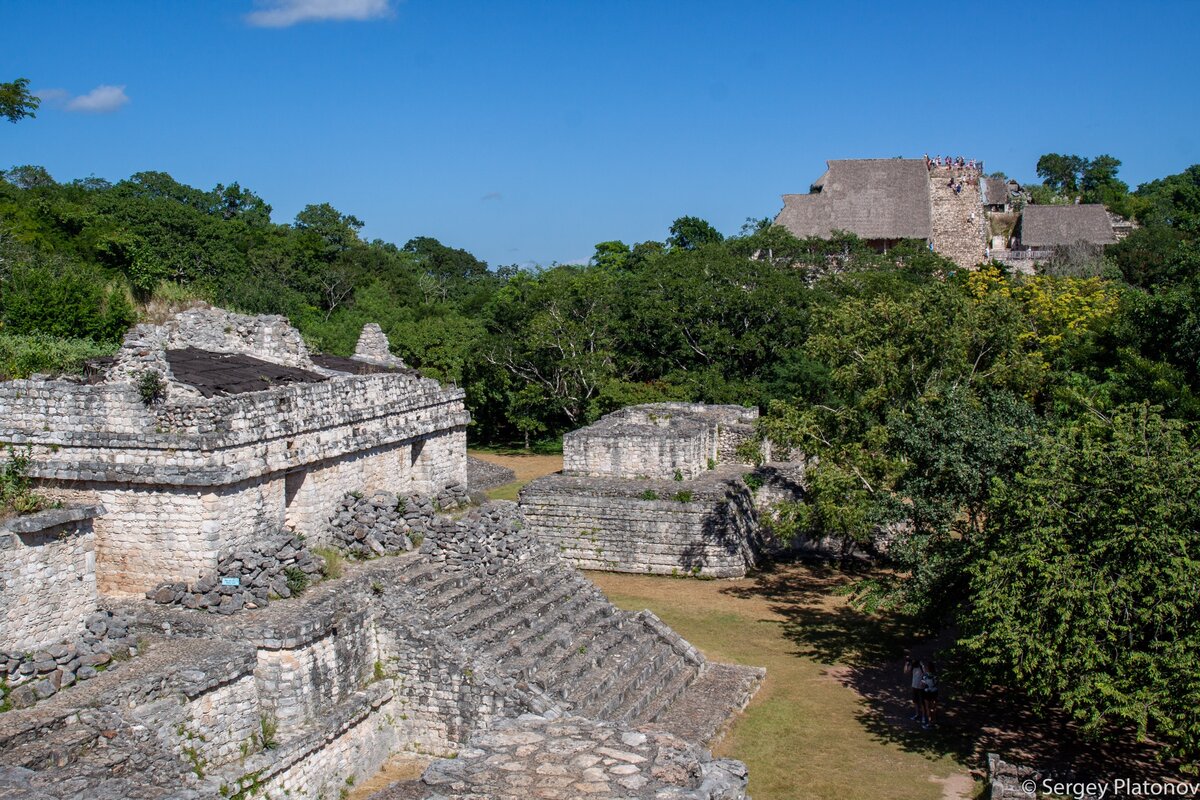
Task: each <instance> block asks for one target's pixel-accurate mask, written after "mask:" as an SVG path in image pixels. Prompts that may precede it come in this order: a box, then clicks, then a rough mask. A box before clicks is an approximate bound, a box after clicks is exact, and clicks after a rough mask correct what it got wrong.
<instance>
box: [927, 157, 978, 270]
mask: <svg viewBox="0 0 1200 800" xmlns="http://www.w3.org/2000/svg"><path fill="white" fill-rule="evenodd" d="M952 177H953V178H954V180H955V182H956V183H958V182H961V183H962V191H961V192H955V191H954V189H953V188H951V187H950V185H949V183H950V179H951V178H952ZM977 178H978V174H977V173H974V172H969V171H967V170H960V169H954V168H950V167H934V168H933V169H932V170H930V172H929V212H930V217H931V219H930V222H931V230H932V238H933V249H934V250H935V251H936V252H937V253H939V254H941V255H943V256H945V257H946V258H949V259H950V260H951V261H953V262H954V263H955V264H958V266H960V267H965V268H967V269H972V268H974V267H976V266H978V265H979V264H980V263H982V262H983V252H984V242H985V241H986V235H987V230H986V225H987V219H986V215H985V214H984V213H983V201H982V198H981V196H980V193H979V182H978V180H977ZM971 181H974V182H971Z"/></svg>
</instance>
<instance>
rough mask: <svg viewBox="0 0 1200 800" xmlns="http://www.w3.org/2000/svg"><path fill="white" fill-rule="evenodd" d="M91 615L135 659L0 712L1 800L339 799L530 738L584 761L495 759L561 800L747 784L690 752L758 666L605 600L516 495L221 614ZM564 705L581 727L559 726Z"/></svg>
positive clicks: (490, 782)
mask: <svg viewBox="0 0 1200 800" xmlns="http://www.w3.org/2000/svg"><path fill="white" fill-rule="evenodd" d="M106 605H107V606H108V607H109V608H111V609H113V610H117V611H120V612H122V613H124V614H128V615H129V616H131V617H133V618H134V621H133V622H132V628H131V632H133V633H136V635H137V636H138V639H139V642H141V643H143V646H144V647H145V652H144V653H143V654H141V655H140V656H139V657H138V658H136V659H133V660H131V661H129V662H127V663H125V664H122V665H121V667H120V668H119V669H117V670H110V671H108V672H105V673H103V674H101V675H100V676H98V677H97V678H95V679H94V680H90V681H88V682H86V683H83V684H77V685H75V686H73V687H71V688H70V689H69V690H68V691H62V692H59V693H58V694H57V695H55V696H54V697H52V698H50V699H49V700H46V701H45V702H43V703H39V704H38V705H37V706H35V707H33V708H29V709H23V710H17V711H10V712H8V713H7V714H5V715H4V722H5V724H4V725H3V726H2V727H0V798H7V797H30V798H39V800H45V799H46V798H67V797H76V796H78V794H80V793H81V792H86V793H87V794H88V796H89V797H93V798H97V800H109V798H113V799H114V800H115V798H126V797H128V798H144V799H145V800H153V799H155V798H190V799H191V800H201V799H203V800H208V798H213V800H215V798H218V797H235V796H245V797H249V796H262V797H273V798H278V797H283V796H288V797H292V798H317V797H322V796H323V797H336V796H338V794H339V793H340V792H341V790H342V789H344V788H345V787H347V786H349V785H350V784H352V783H354V782H358V781H362V780H364V779H365V778H367V777H369V776H370V775H372V774H373V773H374V772H375V771H377V770H378V768H379V767H380V765H381V764H382V763H383V762H384V760H385V759H386V758H387V757H388V756H389V755H391V754H393V753H395V752H397V751H400V750H410V751H417V752H423V753H429V754H433V755H446V756H448V755H451V754H456V753H460V752H461V753H462V754H463V755H464V756H470V757H469V758H468V759H467V760H472V758H473V754H474V753H475V752H476V750H478V749H480V748H486V747H490V746H497V747H500V746H503V742H502V741H501V740H502V739H503V738H504V736H507V734H505V733H503V732H504V731H513V730H517V731H520V730H524V729H526V728H534V729H540V730H541V732H536V731H535V733H536V734H537V735H538V736H543V737H545V741H547V742H550V741H553V740H554V739H555V738H561V737H565V736H568V735H570V736H575V738H576V739H578V740H581V741H585V742H587V747H588V749H589V751H594V753H590V754H592V755H594V756H595V758H596V759H597V760H596V761H588V763H587V764H583V762H582V761H579V762H568V763H564V762H563V760H562V759H561V758H559V755H560V754H559V753H557V751H555V750H554V748H552V747H547V748H544V750H545V752H544V753H543V752H539V751H537V749H536V748H535V749H533V750H521V751H519V752H514V751H510V750H507V749H506V750H505V757H506V758H508V759H509V760H512V759H514V758H519V759H524V764H525V769H526V770H527V771H528V772H530V773H535V774H546V770H558V772H556V773H555V774H557V776H558V778H559V779H560V780H561V787H562V790H563V793H562V794H561V795H560V796H562V797H575V796H581V795H579V794H575V793H574V792H575V789H574V788H573V787H574V786H575V785H576V784H583V785H587V786H588V787H589V791H590V789H591V788H595V787H597V786H599V785H600V784H602V783H606V784H609V786H610V788H611V790H612V793H613V794H615V795H618V796H621V792H622V791H623V790H624V789H623V787H625V784H623V783H621V781H625V782H626V783H628V784H637V786H636V787H634V788H630V789H629V790H628V792H627V793H626V794H625V795H624V796H629V797H643V796H646V797H649V796H655V795H652V794H648V792H649V791H650V789H651V788H653V789H656V790H664V789H665V788H667V787H675V788H677V789H678V790H679V792H680V793H677V794H673V795H672V796H678V797H691V798H704V800H708V799H709V798H713V799H715V798H728V797H732V798H738V797H742V796H743V795H744V790H745V768H744V767H743V766H742V765H740V764H738V763H737V762H729V761H721V762H713V761H711V760H709V759H707V758H706V757H705V756H704V755H703V754H702V753H701V752H700V751H699V749H698V747H697V746H699V747H702V746H704V745H705V744H707V742H708V741H710V740H711V738H712V736H713V735H714V734H715V733H716V732H717V731H719V730H720V729H721V728H722V727H723V725H724V724H726V722H727V720H728V718H729V716H730V714H731V713H733V712H734V711H736V710H737V709H738V708H740V707H742V706H743V705H744V704H745V703H746V702H747V700H748V699H749V697H750V695H751V694H752V692H753V691H754V689H755V687H756V686H757V684H758V682H759V681H760V680H761V678H762V674H763V673H762V670H757V669H753V668H749V667H735V666H730V665H719V664H712V663H710V662H708V661H707V659H705V658H704V656H703V655H702V654H701V653H699V652H698V651H697V650H695V648H693V647H692V646H691V645H689V644H688V643H687V642H685V641H683V640H682V639H681V638H679V636H678V635H677V634H675V633H674V632H672V631H671V630H670V629H669V628H667V627H666V626H665V625H664V624H663V623H662V622H661V621H660V620H658V619H657V618H656V617H654V615H652V614H650V613H649V612H640V613H632V612H626V611H619V610H617V609H616V608H614V607H613V606H612V604H611V603H609V602H608V601H607V600H606V599H605V598H604V596H603V595H602V594H601V593H600V592H599V591H598V590H597V589H596V587H595V586H594V585H593V584H591V583H590V582H589V581H587V580H586V578H584V577H583V576H582V575H581V574H580V573H579V572H578V571H577V570H575V569H574V568H573V567H571V566H569V565H568V564H566V563H565V562H563V561H562V560H561V559H559V558H558V557H557V555H556V554H555V553H554V551H553V550H552V549H550V548H548V547H546V546H545V545H544V544H542V543H540V542H539V541H538V540H537V539H536V537H534V536H533V535H532V534H531V533H530V532H529V531H528V529H527V528H526V527H525V526H524V525H523V523H522V521H521V518H520V515H519V513H518V510H517V508H516V507H515V505H514V504H511V503H507V504H501V503H497V504H493V505H490V506H486V507H484V508H481V509H476V510H472V511H471V512H469V513H468V514H467V515H466V516H465V517H463V518H462V519H459V520H453V519H450V518H448V517H439V518H437V519H436V520H435V521H434V522H433V523H432V524H431V526H430V527H429V534H428V536H427V537H426V538H425V539H424V541H423V542H422V544H421V546H420V548H419V550H417V551H412V552H407V553H404V554H401V555H397V556H394V557H388V558H380V559H376V560H373V561H368V562H362V563H359V564H356V565H354V566H352V567H349V568H348V574H347V575H346V576H344V577H343V578H341V579H339V580H337V581H330V582H326V583H323V584H320V585H319V586H316V587H314V588H312V589H310V590H308V592H306V593H305V594H304V595H303V596H301V597H299V598H295V599H292V600H290V601H288V602H286V603H272V604H271V605H270V606H269V607H268V608H260V609H256V610H248V611H243V612H241V613H239V615H237V616H236V617H228V616H222V615H213V614H203V613H198V612H196V611H191V610H188V609H184V608H181V607H179V606H173V605H172V606H165V605H156V604H154V603H151V602H149V601H146V600H144V599H141V600H110V601H106ZM523 715H534V716H523ZM568 715H571V716H573V717H582V718H584V719H582V720H574V719H572V720H570V721H569V722H564V723H562V724H561V725H560V724H559V723H555V722H554V720H558V719H561V718H564V717H566V716H568ZM511 720H518V722H517V723H512V722H508V721H511ZM514 725H516V728H514V727H513V726H514ZM571 725H573V726H576V727H577V728H578V732H579V734H580V735H578V736H576V735H575V734H572V733H570V732H569V731H567V729H566V728H567V727H569V726H571ZM488 730H493V731H498V732H501V735H500V738H495V739H487V738H486V736H487V734H486V733H484V732H485V731H488ZM668 734H671V735H668ZM480 735H482V736H484V737H485V738H477V737H478V736H480ZM522 735H523V734H522ZM473 737H476V738H474V739H473ZM674 737H679V739H682V740H683V741H682V742H681V741H679V740H678V739H675V738H674ZM472 740H473V741H474V742H475V743H476V744H475V745H470V747H471V748H473V749H463V748H464V746H468V742H471V741H472ZM618 741H619V742H620V745H619V746H618V744H617V743H618ZM489 742H490V744H489ZM610 742H611V745H610V744H609V743H610ZM605 750H613V751H616V752H622V753H626V754H629V756H632V758H630V757H629V756H626V757H624V759H623V763H625V764H632V765H643V766H639V767H638V769H637V770H629V769H628V768H625V767H620V763H622V758H618V757H616V756H611V755H610V754H607V753H605V752H604V751H605ZM605 758H610V759H615V760H614V761H613V762H612V763H605V762H604V761H603V759H605ZM638 759H644V761H639V760H638ZM493 763H495V762H493ZM597 764H600V765H601V769H600V771H599V772H597V771H596V770H595V767H596V765H597ZM543 765H545V767H546V769H545V770H541V772H540V773H539V772H537V770H538V768H539V767H541V766H543ZM617 767H620V768H617ZM452 773H453V770H452V769H447V768H446V766H445V765H444V764H441V762H439V764H435V765H434V767H431V771H430V772H429V773H428V775H427V776H426V778H427V781H423V782H418V783H415V784H411V785H409V786H407V787H404V786H401V787H396V792H401V791H409V790H412V791H424V790H425V789H426V788H428V787H431V786H435V784H437V785H438V786H439V788H437V789H436V790H435V792H434V793H433V794H420V795H412V796H419V797H436V796H439V794H440V793H441V792H442V788H440V787H444V786H445V784H446V782H447V781H448V780H450V781H452V780H454V779H453V777H452ZM507 774H508V770H500V771H498V772H496V773H493V774H491V776H490V777H489V775H487V774H484V773H482V772H481V773H478V774H475V775H473V777H472V780H471V785H472V791H474V792H476V796H480V797H506V796H509V794H508V790H507V789H508V787H510V786H511V785H513V784H512V781H510V780H509V779H507V778H504V777H503V776H504V775H507ZM438 776H442V777H441V778H439V777H438ZM639 776H640V777H642V778H644V779H645V782H642V781H640V780H638V779H637V778H638V777H639ZM438 781H441V784H438ZM578 791H580V792H582V791H583V790H578ZM398 796H405V795H403V794H400V795H398ZM546 796H553V795H546Z"/></svg>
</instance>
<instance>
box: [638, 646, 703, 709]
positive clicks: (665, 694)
mask: <svg viewBox="0 0 1200 800" xmlns="http://www.w3.org/2000/svg"><path fill="white" fill-rule="evenodd" d="M681 662H682V663H681V664H680V666H681V667H682V668H681V669H679V670H677V671H675V672H674V673H672V674H671V676H670V678H669V679H668V680H667V681H666V683H665V684H664V685H663V686H662V687H661V688H660V689H659V690H658V692H657V694H655V695H654V697H653V698H652V699H651V700H650V701H649V702H648V703H646V704H645V705H644V706H643V707H642V708H641V709H640V710H638V711H634V712H633V714H634V716H633V717H631V718H630V721H631V722H636V723H638V724H645V723H647V722H657V721H658V718H659V717H661V716H662V715H663V714H664V713H665V712H666V711H668V710H669V709H670V708H671V707H672V706H673V705H674V704H675V702H676V701H677V700H679V698H680V697H682V696H683V693H684V692H685V691H687V688H688V687H689V686H691V685H692V683H693V682H694V681H695V680H696V673H697V669H696V667H695V666H694V665H692V664H688V663H687V662H686V661H682V659H681Z"/></svg>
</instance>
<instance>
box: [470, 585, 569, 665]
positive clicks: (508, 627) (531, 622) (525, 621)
mask: <svg viewBox="0 0 1200 800" xmlns="http://www.w3.org/2000/svg"><path fill="white" fill-rule="evenodd" d="M578 593H579V590H578V587H577V586H576V585H575V584H574V583H573V582H565V581H564V582H562V583H558V584H555V585H554V587H553V588H552V589H551V590H550V591H549V592H546V593H545V594H543V595H542V596H541V597H539V598H538V599H537V600H535V601H534V602H532V603H530V604H529V605H527V606H525V607H524V608H521V609H512V610H511V611H510V613H509V614H507V615H506V616H505V617H504V618H503V621H502V622H501V623H499V624H497V625H495V626H493V627H492V628H491V629H489V630H487V631H483V632H482V633H481V635H480V636H477V637H475V639H474V640H473V641H474V642H475V643H476V644H479V645H486V646H487V647H486V649H487V652H488V653H489V654H491V655H492V656H493V657H494V658H496V659H497V660H500V661H503V660H504V659H506V658H509V657H510V656H511V655H512V654H513V653H517V654H520V653H521V652H522V649H523V648H525V647H526V643H527V642H529V641H530V640H532V639H534V638H535V637H537V636H539V635H543V634H546V633H548V632H549V631H550V628H551V627H553V625H554V622H555V621H556V620H557V615H558V613H559V612H558V611H557V608H558V606H559V605H565V602H564V601H566V602H570V601H568V600H566V599H567V598H573V597H574V596H576V595H578Z"/></svg>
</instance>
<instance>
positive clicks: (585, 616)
mask: <svg viewBox="0 0 1200 800" xmlns="http://www.w3.org/2000/svg"><path fill="white" fill-rule="evenodd" d="M614 613H615V610H614V609H613V607H612V605H611V604H609V603H608V601H607V600H605V599H603V598H597V597H595V596H591V595H588V594H583V593H580V594H578V595H576V596H575V597H573V598H571V600H570V602H568V603H566V604H564V605H562V606H560V607H559V608H558V610H557V613H556V614H555V615H554V616H552V617H549V618H547V621H546V623H545V629H544V631H543V632H541V633H539V634H538V635H537V636H534V637H532V638H524V639H521V640H520V641H518V642H517V643H516V647H514V648H513V649H512V650H511V651H508V650H506V651H504V652H503V653H502V655H501V663H502V664H503V668H504V670H505V671H506V672H509V673H511V674H519V675H521V676H523V677H524V678H526V679H531V678H533V677H534V676H535V675H538V674H546V675H549V674H552V673H551V672H550V670H552V669H553V668H554V666H555V665H557V664H558V663H559V662H561V661H563V660H565V659H566V658H567V655H568V654H569V653H570V652H571V649H572V647H577V646H578V645H576V644H575V642H576V640H577V639H580V638H581V634H582V636H583V637H584V638H590V636H591V629H593V628H594V627H595V626H596V625H598V624H600V623H601V622H602V621H603V620H604V619H605V618H606V617H609V616H612V615H613V614H614Z"/></svg>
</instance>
